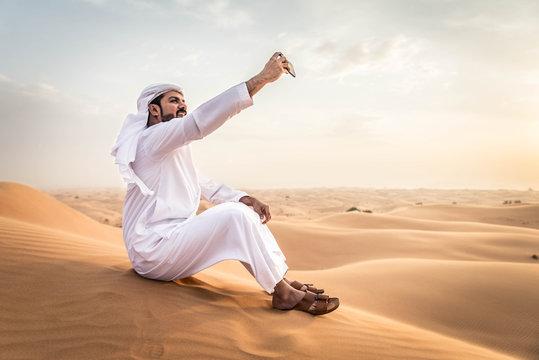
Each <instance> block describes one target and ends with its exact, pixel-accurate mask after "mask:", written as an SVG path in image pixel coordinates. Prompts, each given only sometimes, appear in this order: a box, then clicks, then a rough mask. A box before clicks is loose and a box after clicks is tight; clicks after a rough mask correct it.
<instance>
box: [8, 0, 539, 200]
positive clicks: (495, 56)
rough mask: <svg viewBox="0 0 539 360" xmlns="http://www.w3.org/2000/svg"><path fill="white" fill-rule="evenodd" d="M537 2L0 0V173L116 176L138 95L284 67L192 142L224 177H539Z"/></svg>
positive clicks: (207, 165) (446, 183) (503, 183)
mask: <svg viewBox="0 0 539 360" xmlns="http://www.w3.org/2000/svg"><path fill="white" fill-rule="evenodd" d="M537 19H539V2H537V1H535V0H530V1H525V0H512V1H510V0H507V1H500V0H490V1H479V0H477V1H470V0H466V1H461V0H409V1H400V0H393V1H391V0H376V1H374V0H372V1H371V0H369V1H357V0H356V1H332V2H329V1H232V0H230V1H227V0H215V1H212V0H209V1H189V0H176V1H173V0H161V1H150V0H79V1H77V0H71V1H55V0H51V1H35V0H34V1H32V0H30V1H15V0H0V47H1V49H2V56H1V57H0V109H1V110H2V114H1V117H0V126H1V127H0V151H1V153H2V155H1V157H0V181H15V182H20V183H24V184H27V185H30V186H34V187H37V188H40V189H56V188H76V187H121V186H123V184H122V180H121V178H120V175H119V173H118V170H117V168H116V166H115V165H114V164H113V158H112V157H111V156H110V150H111V148H112V145H113V144H114V142H115V139H116V136H117V135H118V132H119V130H120V128H121V125H122V123H123V120H124V119H125V117H126V115H127V114H128V113H133V112H136V100H137V98H138V96H139V94H140V92H141V90H142V89H143V88H144V87H146V86H147V85H149V84H153V83H158V82H167V83H175V84H178V85H180V86H181V87H183V89H184V95H185V97H186V100H187V104H188V107H189V109H191V110H192V109H194V108H196V107H197V106H198V105H200V104H202V103H203V102H205V101H206V100H208V99H210V98H212V97H213V96H215V95H218V94H219V93H221V92H222V91H224V90H226V89H228V88H229V87H232V86H234V85H236V84H238V83H240V82H243V81H246V80H248V79H249V78H251V77H252V76H254V75H256V74H257V73H258V72H259V71H260V70H261V69H262V68H263V66H264V64H265V63H266V61H267V60H268V59H269V58H270V56H271V55H272V54H273V53H274V52H275V51H282V52H283V53H284V54H285V55H286V56H287V58H288V59H289V60H290V61H291V62H292V63H293V65H294V67H295V70H296V73H297V77H296V78H292V77H291V76H289V75H283V76H282V77H281V79H279V80H278V81H277V82H275V83H271V84H269V85H267V86H266V87H264V88H263V89H262V90H261V91H260V92H259V93H258V94H256V95H255V96H254V106H252V107H250V108H248V109H246V110H244V111H243V112H242V113H240V114H239V115H237V116H235V117H234V118H232V119H230V120H229V121H228V122H227V123H226V124H225V125H224V126H223V127H221V128H220V129H218V130H217V131H216V132H214V133H213V134H211V135H209V136H208V137H206V138H204V139H203V140H201V141H197V142H195V143H193V144H192V145H191V146H192V152H193V158H194V161H195V163H196V165H197V166H198V167H199V168H200V169H201V170H202V171H203V172H204V173H206V174H207V175H208V176H210V177H211V178H212V179H213V180H215V181H216V182H220V183H227V184H229V185H231V186H234V187H238V188H305V187H341V186H346V187H368V188H468V189H471V188H477V189H499V188H510V189H523V190H527V189H528V188H530V187H531V188H534V189H539V166H538V165H539V47H538V46H537V39H538V38H539V21H537Z"/></svg>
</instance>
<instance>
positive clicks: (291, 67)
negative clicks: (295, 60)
mask: <svg viewBox="0 0 539 360" xmlns="http://www.w3.org/2000/svg"><path fill="white" fill-rule="evenodd" d="M288 67H290V70H288V73H289V74H290V75H292V76H293V77H296V72H295V71H294V67H293V66H292V63H291V62H290V61H289V62H288Z"/></svg>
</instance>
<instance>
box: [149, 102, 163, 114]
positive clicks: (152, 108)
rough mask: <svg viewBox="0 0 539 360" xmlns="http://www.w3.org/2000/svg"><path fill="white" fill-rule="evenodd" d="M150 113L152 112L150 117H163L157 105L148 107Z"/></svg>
mask: <svg viewBox="0 0 539 360" xmlns="http://www.w3.org/2000/svg"><path fill="white" fill-rule="evenodd" d="M148 111H149V112H150V115H152V116H156V117H159V116H161V109H160V108H159V106H158V105H156V104H150V106H149V107H148Z"/></svg>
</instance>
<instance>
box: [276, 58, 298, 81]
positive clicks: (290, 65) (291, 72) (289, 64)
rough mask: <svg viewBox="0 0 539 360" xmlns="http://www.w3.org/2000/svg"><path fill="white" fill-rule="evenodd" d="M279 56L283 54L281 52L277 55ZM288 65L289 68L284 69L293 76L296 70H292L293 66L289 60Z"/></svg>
mask: <svg viewBox="0 0 539 360" xmlns="http://www.w3.org/2000/svg"><path fill="white" fill-rule="evenodd" d="M281 56H284V55H283V54H281V55H279V57H281ZM288 67H289V68H290V70H286V71H287V72H288V73H289V74H290V75H292V76H293V77H296V71H295V70H294V66H293V65H292V63H291V62H290V61H289V62H288Z"/></svg>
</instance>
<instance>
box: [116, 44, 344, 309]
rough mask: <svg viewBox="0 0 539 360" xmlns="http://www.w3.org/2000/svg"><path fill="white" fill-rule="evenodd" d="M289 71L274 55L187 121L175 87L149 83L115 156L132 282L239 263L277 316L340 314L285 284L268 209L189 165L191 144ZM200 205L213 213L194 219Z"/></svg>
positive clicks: (302, 288) (310, 292)
mask: <svg viewBox="0 0 539 360" xmlns="http://www.w3.org/2000/svg"><path fill="white" fill-rule="evenodd" d="M288 69H289V65H288V62H287V60H286V58H285V57H284V56H282V54H281V53H275V54H274V55H273V56H272V57H271V58H270V60H269V61H268V62H267V64H266V65H265V67H264V69H263V70H262V71H261V72H260V73H259V74H258V75H256V76H254V77H253V78H252V79H250V80H249V81H247V82H244V83H241V84H239V85H236V86H234V87H232V88H230V89H229V90H227V91H225V92H224V93H222V94H220V95H218V96H217V97H215V98H213V99H211V100H209V101H208V102H206V103H204V104H202V105H201V106H200V107H198V108H197V109H195V110H194V111H193V112H191V113H189V114H187V107H186V105H185V100H184V95H183V92H182V89H181V88H180V87H178V86H176V85H170V84H160V85H152V86H149V87H147V88H146V89H144V90H143V91H142V94H141V95H140V97H139V99H138V101H137V108H138V113H137V114H134V115H133V114H130V115H128V116H127V118H126V120H125V122H124V125H123V127H122V130H121V131H120V134H119V136H118V139H117V142H116V144H115V145H114V148H113V150H112V155H113V156H114V157H115V158H116V160H115V162H116V163H117V164H118V165H119V168H120V173H121V174H122V177H123V178H124V179H125V180H126V181H127V182H128V183H129V185H128V188H127V194H126V197H125V203H124V210H123V235H124V242H125V245H126V248H127V253H128V254H129V259H130V260H131V263H132V265H133V268H134V269H135V271H136V272H137V273H138V274H140V275H141V276H144V277H147V278H150V279H157V280H165V281H170V280H173V279H176V278H184V277H188V276H191V275H193V274H196V273H197V272H199V271H201V270H203V269H205V268H207V267H209V266H212V265H214V264H216V263H218V262H220V261H223V260H239V261H241V263H242V264H243V265H244V266H245V267H246V268H247V270H248V271H249V272H250V273H251V274H252V275H253V276H254V277H255V279H256V281H257V282H258V283H259V284H260V286H262V287H263V288H264V290H266V291H267V292H268V293H269V294H273V301H272V304H273V307H275V308H277V309H282V310H287V309H297V310H302V311H306V312H309V313H311V314H314V315H320V314H325V313H328V312H331V311H333V310H335V309H336V308H337V307H338V306H339V300H338V299H337V298H329V297H328V296H327V295H321V294H320V293H322V292H323V290H320V289H316V288H314V287H311V286H309V285H306V284H302V283H300V282H297V281H293V282H289V281H288V280H287V279H286V278H285V277H284V276H285V274H286V272H287V270H288V267H287V265H286V263H285V257H284V255H283V253H282V252H281V250H280V249H279V246H278V245H277V242H276V241H275V238H274V237H273V235H272V234H271V232H270V230H269V229H268V227H267V226H266V225H265V224H266V223H267V222H268V221H269V220H270V218H271V214H270V209H269V207H268V206H267V205H265V204H263V203H262V202H260V201H259V200H257V199H255V198H253V197H251V196H249V195H247V194H246V193H244V192H241V191H237V190H234V189H232V188H230V187H228V186H227V185H223V184H216V183H214V182H213V181H212V180H210V179H209V178H207V177H206V176H204V174H202V173H201V172H200V171H199V170H198V169H197V168H196V167H195V165H194V164H193V161H192V159H191V148H190V145H189V144H190V143H191V142H192V141H194V140H200V139H202V138H204V137H205V136H207V135H208V134H210V133H212V132H213V131H215V130H216V129H217V128H219V127H220V126H221V125H223V124H224V123H225V121H227V120H228V119H230V118H231V117H232V116H234V115H236V114H238V113H239V112H240V111H241V110H243V109H245V108H247V107H249V106H251V105H252V104H253V100H252V96H253V95H254V94H256V93H257V92H258V91H259V90H260V89H261V88H262V87H263V86H264V85H266V84H268V83H270V82H273V81H275V80H277V79H279V77H281V75H282V74H283V73H284V72H285V71H287V70H288ZM201 197H202V198H203V199H205V200H208V201H210V202H212V203H214V204H218V205H217V206H215V207H212V208H210V209H208V210H206V211H204V212H203V213H201V214H200V215H198V216H197V215H196V211H197V209H198V206H199V203H200V198H201ZM246 205H247V206H246ZM249 206H251V207H252V209H251V208H250V207H249Z"/></svg>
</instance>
